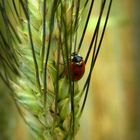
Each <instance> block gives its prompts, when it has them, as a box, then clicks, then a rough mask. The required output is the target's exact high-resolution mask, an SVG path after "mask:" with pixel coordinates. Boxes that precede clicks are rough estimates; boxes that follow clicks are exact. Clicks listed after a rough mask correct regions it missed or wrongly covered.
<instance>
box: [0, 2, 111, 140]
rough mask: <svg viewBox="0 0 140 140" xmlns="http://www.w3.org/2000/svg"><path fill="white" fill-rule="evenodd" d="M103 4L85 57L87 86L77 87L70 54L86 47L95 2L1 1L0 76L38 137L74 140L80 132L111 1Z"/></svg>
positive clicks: (42, 138)
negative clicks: (89, 63) (84, 45)
mask: <svg viewBox="0 0 140 140" xmlns="http://www.w3.org/2000/svg"><path fill="white" fill-rule="evenodd" d="M100 3H101V4H100V5H101V6H100V10H99V11H100V12H99V15H98V21H97V23H96V27H95V30H94V32H93V36H92V39H91V42H90V45H89V47H88V49H87V52H86V57H85V63H87V61H89V59H88V58H89V55H90V53H91V55H92V60H91V65H90V70H89V74H88V76H87V78H86V81H85V84H84V85H83V89H79V86H78V82H74V81H72V79H71V71H70V59H69V58H70V57H71V54H72V53H73V52H77V53H79V52H80V51H81V50H82V43H83V40H84V37H85V34H86V30H87V26H88V23H89V19H90V15H91V11H92V9H93V5H94V0H67V1H66V0H48V1H47V0H11V1H10V0H7V1H4V0H1V1H0V10H1V17H0V18H1V20H0V22H1V25H2V26H1V28H0V36H1V37H0V46H1V48H0V49H1V53H0V58H1V60H2V61H1V65H2V66H1V67H2V70H1V71H0V77H1V79H2V80H3V82H4V83H5V84H6V85H7V87H8V88H9V89H10V90H11V91H12V94H11V97H12V99H13V100H14V102H15V104H16V106H17V108H18V110H19V112H20V114H21V116H22V118H23V119H24V121H25V123H26V124H27V125H28V126H29V127H30V128H31V130H32V132H33V133H34V134H35V136H36V139H41V140H52V139H54V140H64V139H66V140H72V139H74V137H75V135H76V133H77V131H78V130H79V121H80V118H81V115H82V113H83V110H84V106H85V102H86V99H87V95H88V89H89V85H90V79H91V78H90V77H91V73H92V71H93V68H94V65H95V62H96V59H97V56H98V53H99V50H100V47H101V42H102V40H103V36H104V32H105V28H106V24H107V21H108V16H109V13H110V8H111V4H112V0H110V1H106V0H101V1H100ZM105 6H107V8H106V9H107V10H106V13H105V21H104V23H103V29H102V31H101V35H100V36H99V34H98V33H99V29H100V23H101V19H102V16H103V13H104V11H105V10H104V9H105ZM86 8H87V9H88V10H87V18H86V22H85V26H84V27H83V32H82V35H81V36H80V35H78V29H79V25H80V23H81V20H82V19H84V17H83V14H84V13H85V12H86V10H85V9H86ZM78 36H79V37H80V40H78ZM78 42H79V43H78ZM4 67H5V69H6V70H4ZM4 71H5V73H4ZM66 71H67V72H68V75H67V76H66V74H65V73H66ZM11 75H12V76H11ZM82 96H84V100H83V101H82V104H81V105H80V101H81V98H82Z"/></svg>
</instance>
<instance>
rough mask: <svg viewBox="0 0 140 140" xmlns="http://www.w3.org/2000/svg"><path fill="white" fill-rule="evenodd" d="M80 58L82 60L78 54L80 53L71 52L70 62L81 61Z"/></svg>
mask: <svg viewBox="0 0 140 140" xmlns="http://www.w3.org/2000/svg"><path fill="white" fill-rule="evenodd" d="M82 60H83V57H82V56H80V55H79V54H77V53H73V54H72V55H71V61H72V62H76V63H78V62H81V61H82Z"/></svg>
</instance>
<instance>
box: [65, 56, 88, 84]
mask: <svg viewBox="0 0 140 140" xmlns="http://www.w3.org/2000/svg"><path fill="white" fill-rule="evenodd" d="M84 72H85V62H84V60H83V57H82V56H80V55H78V54H76V53H73V54H72V55H71V59H70V76H71V80H72V81H78V80H80V79H81V78H82V77H83V75H84ZM66 75H67V74H66Z"/></svg>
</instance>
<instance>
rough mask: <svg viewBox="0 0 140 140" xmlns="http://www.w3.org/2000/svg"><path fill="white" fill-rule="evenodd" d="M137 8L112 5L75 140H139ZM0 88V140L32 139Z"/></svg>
mask: <svg viewBox="0 0 140 140" xmlns="http://www.w3.org/2000/svg"><path fill="white" fill-rule="evenodd" d="M139 7H140V1H139V0H133V1H131V0H114V1H113V5H112V10H111V14H110V18H109V22H108V26H107V29H106V33H105V37H104V40H103V43H102V48H101V50H100V53H99V56H98V59H97V62H96V65H95V69H94V72H93V74H92V81H91V85H90V93H89V96H88V100H87V102H86V107H85V110H84V113H83V116H82V119H81V128H80V131H79V132H78V135H77V137H76V140H140V108H139V107H140V88H139V86H140V85H139V84H140V62H139V53H140V47H139V43H140V13H139ZM91 24H92V23H91ZM92 32H93V31H92V30H90V29H89V30H88V35H90V34H91V33H92ZM86 41H87V42H88V36H87V39H86ZM85 44H86V43H85ZM0 83H1V85H0V93H1V94H0V121H1V124H0V140H19V139H20V140H30V139H31V138H30V135H29V133H28V127H27V126H26V125H25V124H24V122H23V120H22V119H21V118H20V116H19V114H18V113H17V109H16V108H15V106H14V103H13V102H12V100H11V98H10V97H9V94H8V92H4V91H6V90H7V89H5V87H4V85H2V82H1V81H0ZM4 107H5V108H7V110H6V109H3V108H4ZM4 116H5V117H4ZM6 116H7V117H6ZM9 118H10V119H9ZM9 130H11V131H9ZM21 134H22V136H21Z"/></svg>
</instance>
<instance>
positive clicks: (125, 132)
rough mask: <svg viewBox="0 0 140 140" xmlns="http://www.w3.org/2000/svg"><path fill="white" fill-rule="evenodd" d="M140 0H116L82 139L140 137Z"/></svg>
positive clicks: (138, 139)
mask: <svg viewBox="0 0 140 140" xmlns="http://www.w3.org/2000/svg"><path fill="white" fill-rule="evenodd" d="M139 8H140V1H139V0H133V1H131V0H114V1H113V4H112V9H111V15H110V19H109V22H108V26H107V29H106V33H105V38H104V40H103V43H102V48H101V51H100V53H99V56H98V59H97V62H96V65H95V69H94V72H93V74H92V83H91V86H90V87H91V89H90V94H89V96H88V101H87V104H86V107H85V110H84V115H83V116H82V120H81V124H82V127H81V130H80V132H79V140H140V108H139V107H140V88H139V84H140V62H139V53H140V45H139V43H140V12H139Z"/></svg>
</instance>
